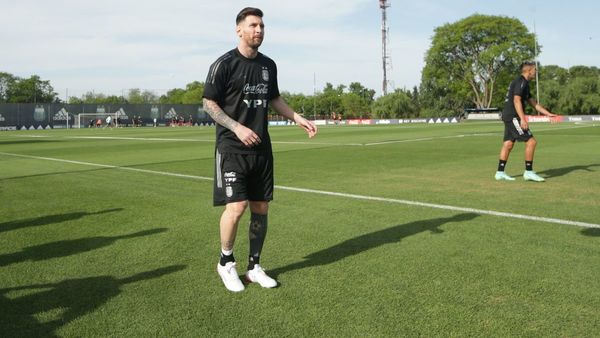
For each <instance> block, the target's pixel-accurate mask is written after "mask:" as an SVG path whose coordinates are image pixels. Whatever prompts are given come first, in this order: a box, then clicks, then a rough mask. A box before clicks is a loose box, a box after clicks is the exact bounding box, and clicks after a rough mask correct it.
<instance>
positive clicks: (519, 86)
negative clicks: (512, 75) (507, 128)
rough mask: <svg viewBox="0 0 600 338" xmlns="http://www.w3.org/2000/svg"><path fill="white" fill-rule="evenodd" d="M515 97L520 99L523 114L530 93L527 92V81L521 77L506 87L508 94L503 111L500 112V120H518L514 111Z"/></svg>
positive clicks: (517, 115)
mask: <svg viewBox="0 0 600 338" xmlns="http://www.w3.org/2000/svg"><path fill="white" fill-rule="evenodd" d="M515 95H517V96H520V97H521V105H522V106H523V112H525V103H526V102H527V100H529V99H530V98H531V93H530V91H529V81H527V79H525V78H524V77H523V76H522V75H519V77H518V78H516V79H514V80H513V82H511V83H510V86H509V87H508V93H507V94H506V100H505V101H504V110H503V111H502V120H504V121H512V119H513V118H515V117H516V118H517V119H519V120H520V118H519V114H517V110H516V109H515V103H514V98H515Z"/></svg>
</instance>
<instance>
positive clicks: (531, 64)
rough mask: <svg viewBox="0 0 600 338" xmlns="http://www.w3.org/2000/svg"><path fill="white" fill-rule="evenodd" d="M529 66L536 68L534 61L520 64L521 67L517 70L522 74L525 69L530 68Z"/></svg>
mask: <svg viewBox="0 0 600 338" xmlns="http://www.w3.org/2000/svg"><path fill="white" fill-rule="evenodd" d="M531 66H537V63H536V62H535V61H523V62H522V63H521V66H520V67H519V70H520V71H521V72H522V71H523V69H525V67H531Z"/></svg>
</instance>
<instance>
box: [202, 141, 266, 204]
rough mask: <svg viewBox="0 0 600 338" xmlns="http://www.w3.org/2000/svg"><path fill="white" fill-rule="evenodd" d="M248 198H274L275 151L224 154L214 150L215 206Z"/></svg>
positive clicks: (256, 199) (253, 199) (249, 199)
mask: <svg viewBox="0 0 600 338" xmlns="http://www.w3.org/2000/svg"><path fill="white" fill-rule="evenodd" d="M246 200H247V201H271V200H273V154H271V153H270V154H235V153H224V154H221V153H219V151H218V150H215V180H214V193H213V205H214V206H218V205H225V204H227V203H231V202H240V201H246Z"/></svg>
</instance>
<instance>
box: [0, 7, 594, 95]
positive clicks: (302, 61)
mask: <svg viewBox="0 0 600 338" xmlns="http://www.w3.org/2000/svg"><path fill="white" fill-rule="evenodd" d="M390 3H391V7H390V8H389V9H388V23H389V29H390V46H389V47H390V55H391V60H392V66H393V69H392V71H391V73H389V74H388V79H389V80H391V81H392V83H393V86H394V87H395V88H411V87H413V86H415V85H418V84H419V82H420V78H421V70H422V68H423V66H424V62H423V59H424V55H425V52H426V51H427V49H428V48H429V45H430V42H431V37H432V36H433V33H434V29H435V28H436V27H438V26H441V25H443V24H445V23H452V22H455V21H457V20H460V19H462V18H464V17H467V16H469V15H471V14H474V13H480V14H488V15H504V16H509V17H516V18H518V19H519V20H521V21H522V22H523V23H524V24H525V25H526V26H528V27H529V29H530V30H531V31H533V26H534V22H535V26H536V31H537V34H538V38H539V43H540V44H541V45H542V46H543V48H542V52H541V54H540V57H539V59H540V62H541V63H542V64H546V65H548V64H556V65H559V66H562V67H569V66H573V65H587V66H600V62H599V61H600V57H599V55H600V23H599V19H598V13H600V2H596V1H592V0H582V1H578V2H576V6H572V5H568V4H567V3H568V2H566V1H556V0H551V1H541V0H523V1H514V0H504V1H491V0H489V1H483V0H480V1H468V0H454V1H440V0H420V1H406V0H391V1H390ZM245 6H254V7H259V8H261V9H263V11H264V12H265V17H264V21H265V24H266V36H265V41H264V43H263V45H262V46H261V51H262V52H263V53H265V54H266V55H268V56H270V57H272V58H273V59H275V61H276V62H277V64H278V67H279V85H280V88H281V89H282V90H287V91H290V92H293V93H305V94H312V92H313V89H314V77H316V87H317V90H319V89H321V88H323V86H324V85H325V83H326V82H331V83H333V84H334V85H338V84H349V83H350V82H354V81H358V82H360V83H362V84H363V85H365V86H366V87H369V88H372V89H375V90H376V91H377V95H381V80H382V65H381V24H380V19H381V12H380V10H379V6H378V1H377V0H337V1H333V0H303V1H281V0H279V1H278V0H268V1H254V2H249V1H236V0H222V1H215V0H213V1H198V0H171V1H163V0H145V1H144V2H139V1H132V0H119V1H117V0H105V1H86V0H58V1H42V0H37V1H36V0H20V1H14V0H12V1H9V0H0V8H1V9H2V10H1V11H0V22H1V23H2V29H0V43H1V45H2V53H0V71H4V72H9V73H12V74H14V75H17V76H20V77H29V76H30V75H32V74H36V75H40V76H41V77H42V79H45V80H50V81H51V84H52V85H53V86H54V88H55V90H56V91H57V92H58V93H59V96H60V97H61V98H64V97H66V95H67V92H68V95H69V96H73V95H75V96H81V95H82V94H83V93H84V92H86V91H92V90H93V91H95V92H102V93H106V94H117V95H120V94H121V93H123V92H125V93H126V91H127V90H128V88H141V89H150V90H154V91H156V92H157V93H159V94H161V93H164V92H165V91H166V90H168V89H171V88H182V87H184V86H185V85H186V84H187V83H189V82H191V81H194V80H199V81H204V79H205V77H206V72H207V71H208V67H209V65H210V64H211V63H212V62H213V61H214V60H215V59H216V58H217V57H219V56H220V55H221V54H223V53H224V52H226V51H227V50H229V49H231V48H234V47H235V46H236V44H237V37H236V35H235V34H234V28H235V27H234V26H235V22H234V21H235V20H234V19H235V15H236V14H237V12H238V11H239V10H240V9H241V8H243V7H245Z"/></svg>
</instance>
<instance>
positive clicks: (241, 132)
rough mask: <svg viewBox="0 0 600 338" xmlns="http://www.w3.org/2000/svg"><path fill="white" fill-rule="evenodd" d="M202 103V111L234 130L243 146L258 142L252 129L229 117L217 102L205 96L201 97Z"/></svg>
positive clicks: (258, 138)
mask: <svg viewBox="0 0 600 338" xmlns="http://www.w3.org/2000/svg"><path fill="white" fill-rule="evenodd" d="M202 103H203V109H204V111H205V112H207V113H208V115H210V117H212V118H213V120H215V122H217V123H218V124H220V125H222V126H223V127H225V128H227V129H229V130H231V131H232V132H234V133H235V136H237V138H239V139H240V141H242V143H243V144H244V145H245V146H247V147H252V146H254V145H257V144H259V143H260V141H261V140H260V137H258V135H256V133H254V131H252V129H250V128H247V127H246V126H244V125H243V124H241V123H239V122H237V121H235V120H234V119H232V118H231V117H229V116H228V115H227V114H226V113H225V112H224V111H223V109H221V107H219V104H218V103H216V102H215V101H213V100H209V99H207V98H203V99H202Z"/></svg>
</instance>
